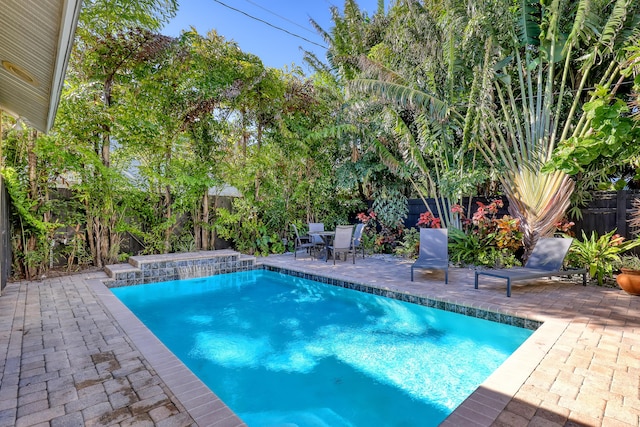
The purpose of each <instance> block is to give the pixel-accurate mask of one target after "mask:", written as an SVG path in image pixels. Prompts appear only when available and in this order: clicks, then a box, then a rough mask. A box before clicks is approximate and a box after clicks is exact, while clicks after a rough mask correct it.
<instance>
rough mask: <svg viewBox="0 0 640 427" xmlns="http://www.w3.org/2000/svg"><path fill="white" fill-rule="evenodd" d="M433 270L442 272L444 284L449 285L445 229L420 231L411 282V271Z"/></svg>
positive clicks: (422, 229) (423, 229)
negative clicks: (418, 253) (418, 252)
mask: <svg viewBox="0 0 640 427" xmlns="http://www.w3.org/2000/svg"><path fill="white" fill-rule="evenodd" d="M416 268H421V269H434V270H444V283H449V248H448V233H447V229H446V228H421V229H420V255H419V256H418V259H417V260H416V262H414V263H413V265H412V266H411V281H412V282H413V270H414V269H416Z"/></svg>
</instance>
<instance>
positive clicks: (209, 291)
mask: <svg viewBox="0 0 640 427" xmlns="http://www.w3.org/2000/svg"><path fill="white" fill-rule="evenodd" d="M112 291H113V292H114V294H115V295H116V296H117V297H118V298H119V299H120V300H121V301H122V302H123V303H124V304H125V305H126V306H127V307H129V309H131V311H132V312H133V313H134V314H135V315H136V316H137V317H138V318H139V319H140V320H141V321H142V322H143V323H144V324H145V325H146V326H147V327H148V328H149V329H150V330H151V331H152V332H153V333H154V334H155V335H156V336H157V337H158V338H159V339H160V340H161V341H162V342H163V343H164V344H165V345H166V346H167V347H168V348H169V349H170V350H171V351H172V352H173V353H174V354H175V355H176V356H177V357H178V358H180V359H181V360H182V361H183V362H184V363H185V364H186V365H187V366H188V367H189V368H190V369H191V370H192V371H193V372H194V373H195V374H196V375H197V376H198V377H199V378H200V379H201V380H202V381H203V382H204V383H205V384H206V385H207V386H208V387H209V388H210V389H211V390H212V391H213V392H214V393H216V394H217V395H218V396H219V397H220V398H221V399H222V400H223V401H224V402H225V403H226V404H227V405H228V406H229V407H230V408H231V409H232V410H233V411H234V412H236V414H238V416H239V417H240V418H242V419H243V420H244V421H245V422H246V423H247V424H248V425H249V426H251V427H254V426H300V427H303V426H308V427H316V426H331V427H337V426H367V427H368V426H436V425H438V424H439V423H440V422H442V421H443V420H444V419H445V418H446V417H447V415H449V414H450V413H451V412H452V411H453V410H454V409H455V408H456V406H458V405H459V404H460V403H461V402H462V401H463V400H464V399H465V398H466V397H467V396H468V395H469V394H471V393H472V392H473V391H474V390H475V389H476V387H477V386H478V385H479V384H480V383H482V382H483V381H484V380H485V379H486V378H487V377H488V376H489V375H490V374H491V373H492V372H493V371H494V370H495V369H496V368H497V367H498V366H500V364H501V363H502V362H503V361H504V360H505V359H506V358H507V357H509V355H510V354H511V353H512V352H513V351H514V350H515V349H516V348H517V347H518V346H520V344H521V343H522V342H524V341H525V340H526V339H527V338H528V337H529V336H530V335H531V333H532V331H529V330H526V329H522V328H517V327H513V326H508V325H504V324H500V323H495V322H489V321H486V320H482V319H477V318H472V317H468V316H464V315H460V314H455V313H451V312H447V311H442V310H437V309H432V308H427V307H423V306H419V305H415V304H410V303H405V302H402V301H397V300H393V299H388V298H384V297H379V296H375V295H371V294H366V293H362V292H358V291H353V290H349V289H344V288H340V287H336V286H331V285H326V284H322V283H318V282H315V281H311V280H306V279H301V278H295V277H292V276H288V275H284V274H279V273H274V272H269V271H262V270H255V271H250V272H241V273H233V274H224V275H219V276H213V277H208V278H203V279H190V280H181V281H172V282H164V283H156V284H149V285H139V286H129V287H123V288H114V289H112Z"/></svg>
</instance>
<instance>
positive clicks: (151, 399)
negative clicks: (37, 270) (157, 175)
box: [0, 254, 640, 427]
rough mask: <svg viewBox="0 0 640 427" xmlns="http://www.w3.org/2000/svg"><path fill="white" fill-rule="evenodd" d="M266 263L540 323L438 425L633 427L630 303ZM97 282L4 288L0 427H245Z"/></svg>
mask: <svg viewBox="0 0 640 427" xmlns="http://www.w3.org/2000/svg"><path fill="white" fill-rule="evenodd" d="M260 261H261V262H263V263H266V264H270V265H274V266H280V267H284V268H289V269H295V270H299V271H304V272H309V273H314V274H318V275H323V276H329V277H336V278H340V279H343V280H350V281H355V282H360V283H368V284H371V285H374V286H378V287H381V288H386V289H391V290H397V291H399V292H407V293H411V294H416V295H421V296H427V297H429V298H433V299H437V300H442V301H447V302H453V303H457V304H463V305H467V306H472V307H477V308H483V309H486V310H491V311H496V312H500V313H505V314H512V315H518V316H522V317H527V318H531V319H535V320H541V321H544V324H543V325H542V327H541V328H540V329H538V331H536V332H535V333H534V334H533V336H532V337H531V338H530V339H529V340H528V341H527V342H526V343H525V344H524V345H523V346H522V347H521V348H520V349H519V350H518V351H517V352H516V353H515V354H514V355H513V356H512V357H511V358H510V359H509V360H508V361H507V362H505V364H504V365H503V366H502V367H501V368H500V369H499V370H498V371H496V373H495V374H494V375H492V376H491V377H490V378H489V379H488V380H487V381H486V382H485V383H483V385H482V386H481V387H480V388H479V389H478V390H477V391H476V392H475V393H474V394H473V395H472V396H470V398H469V399H467V401H465V402H464V403H463V404H462V405H461V406H460V407H459V408H458V409H457V410H456V411H455V412H454V413H453V414H452V415H451V416H450V417H449V418H448V419H447V421H445V423H444V424H446V425H450V426H467V425H469V426H489V425H494V426H509V427H513V426H571V425H576V426H577V425H584V426H638V425H639V423H640V357H639V354H640V297H634V296H630V295H627V294H626V293H624V292H623V291H621V290H619V289H614V288H600V287H597V286H591V285H590V286H587V287H583V286H581V285H579V284H578V283H579V280H578V279H577V278H576V280H575V282H572V281H568V280H541V281H536V282H528V283H526V284H525V283H522V284H520V283H516V284H515V285H514V286H513V294H512V297H511V298H507V297H506V285H505V284H504V282H503V281H500V280H493V279H490V278H482V281H481V283H480V289H478V290H475V289H474V288H473V273H472V271H470V270H466V269H452V270H451V271H450V276H449V284H448V285H445V284H444V283H443V274H442V273H439V272H434V273H429V272H421V271H420V272H416V281H415V282H410V280H409V278H410V273H409V266H410V263H409V262H408V261H402V260H395V259H394V260H390V259H382V258H379V257H367V258H366V259H365V260H362V259H361V258H359V259H357V261H356V264H355V265H353V264H352V263H351V261H348V262H344V261H342V262H340V261H339V262H337V265H335V266H333V264H332V263H325V262H323V261H319V260H315V259H311V258H308V257H306V256H302V257H300V256H299V257H298V259H296V260H294V258H293V255H289V254H287V255H280V256H271V257H268V258H264V259H262V260H260ZM103 278H106V275H104V274H103V273H101V272H98V273H85V274H79V275H73V276H68V277H60V278H53V279H45V280H41V281H33V282H27V281H23V282H19V283H10V284H9V285H8V286H7V287H6V288H5V289H4V290H3V293H2V295H1V296H0V427H4V426H85V425H87V426H90V425H121V426H129V425H141V426H144V425H158V426H189V425H201V426H236V425H242V422H241V421H240V420H239V419H238V418H237V417H235V416H234V414H233V413H232V412H231V411H230V410H229V409H228V408H226V407H225V406H224V405H223V404H222V402H221V401H220V400H219V399H218V398H217V397H216V396H215V394H214V393H212V392H211V391H209V390H208V389H206V387H204V386H203V385H202V383H200V381H199V380H197V378H195V377H194V376H193V375H192V374H191V373H190V371H188V369H187V368H186V367H184V365H182V364H181V363H180V362H179V361H178V360H177V359H176V358H175V357H174V356H173V355H172V354H171V353H169V352H168V350H167V349H166V348H165V347H164V346H163V345H162V344H160V343H159V342H158V341H157V340H156V339H155V337H153V336H152V335H151V334H150V332H149V331H148V330H146V328H144V326H142V325H141V324H140V323H139V322H138V321H137V319H135V317H133V315H132V314H131V313H130V312H129V311H128V310H127V309H126V308H124V306H122V304H120V303H119V301H118V300H117V299H116V298H115V297H113V294H111V292H110V291H108V289H106V288H105V287H104V285H103V284H102V282H101V279H103Z"/></svg>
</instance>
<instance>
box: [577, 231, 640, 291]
mask: <svg viewBox="0 0 640 427" xmlns="http://www.w3.org/2000/svg"><path fill="white" fill-rule="evenodd" d="M639 245H640V240H639V239H634V240H627V241H625V239H624V237H622V236H620V235H619V234H616V230H612V231H610V232H608V233H606V234H603V235H602V236H598V233H597V232H595V231H593V232H592V233H591V236H590V237H587V235H586V234H585V232H584V231H583V232H582V241H580V240H574V241H573V245H571V249H570V253H569V263H570V264H571V265H574V266H576V267H586V268H587V269H588V272H589V276H591V278H595V279H597V281H598V285H600V286H602V285H603V284H604V279H605V278H611V277H612V276H613V272H614V270H615V269H617V266H619V265H620V262H621V258H620V256H621V254H623V253H624V252H626V251H628V250H630V249H633V248H635V247H636V246H639Z"/></svg>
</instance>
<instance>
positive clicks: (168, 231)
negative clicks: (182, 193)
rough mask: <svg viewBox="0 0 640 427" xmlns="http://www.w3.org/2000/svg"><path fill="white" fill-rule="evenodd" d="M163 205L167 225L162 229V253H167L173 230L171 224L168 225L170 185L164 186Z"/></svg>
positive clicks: (169, 216)
mask: <svg viewBox="0 0 640 427" xmlns="http://www.w3.org/2000/svg"><path fill="white" fill-rule="evenodd" d="M164 207H165V211H166V215H165V218H166V220H167V227H166V229H165V231H164V253H165V254H168V253H169V250H170V249H171V241H170V238H171V233H172V232H173V226H172V225H169V224H170V223H171V214H172V212H171V187H170V186H169V185H166V186H165V187H164Z"/></svg>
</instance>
